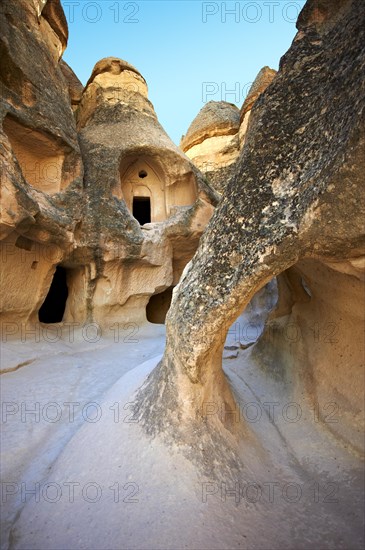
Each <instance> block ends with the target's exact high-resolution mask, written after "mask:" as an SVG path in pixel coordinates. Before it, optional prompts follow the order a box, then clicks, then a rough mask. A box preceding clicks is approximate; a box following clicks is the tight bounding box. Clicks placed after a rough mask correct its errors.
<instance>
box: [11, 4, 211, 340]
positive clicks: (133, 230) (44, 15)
mask: <svg viewBox="0 0 365 550" xmlns="http://www.w3.org/2000/svg"><path fill="white" fill-rule="evenodd" d="M1 28H2V31H3V32H2V39H1V64H2V70H1V83H2V92H3V97H2V103H1V117H2V118H1V122H2V126H1V127H2V134H1V139H2V141H1V157H2V158H1V160H2V164H3V170H2V175H1V176H2V182H1V183H2V216H1V237H2V239H3V240H2V247H3V257H4V258H5V261H4V262H2V265H1V269H2V281H3V284H4V290H5V293H4V297H3V299H2V322H3V327H4V330H5V332H6V335H5V337H6V338H8V337H13V336H14V337H15V336H16V335H18V336H19V335H20V334H21V333H22V331H23V329H24V330H27V328H29V327H33V328H34V327H35V326H37V325H39V322H41V323H59V322H63V323H64V324H65V323H66V324H67V323H73V324H75V325H78V326H81V325H83V324H84V323H86V322H87V323H90V322H96V323H98V325H99V326H100V327H104V326H105V325H107V328H110V327H111V326H114V325H113V323H114V322H121V323H126V322H129V321H133V322H134V323H141V322H145V321H146V308H147V305H148V303H149V300H150V298H151V296H152V295H156V296H157V297H156V296H155V298H154V300H153V302H152V303H151V304H150V305H149V315H150V318H151V319H152V320H155V322H163V319H164V316H165V314H166V310H167V309H168V305H169V303H170V300H171V292H172V288H173V287H174V286H175V285H176V284H177V283H178V281H179V278H180V276H181V273H182V271H183V269H184V267H185V265H186V264H187V263H188V261H189V260H190V259H191V258H192V256H193V255H194V253H195V250H196V248H197V246H198V243H199V239H200V236H201V234H202V232H203V230H204V228H205V225H206V223H207V221H208V220H209V218H210V216H211V215H212V213H213V209H214V205H215V204H216V203H217V200H218V196H217V195H216V193H215V192H214V191H213V189H211V188H210V187H209V185H207V184H206V183H205V181H204V179H203V178H202V176H201V174H200V173H199V171H198V170H197V169H196V168H195V166H194V165H193V164H192V163H191V162H190V161H189V159H188V158H187V157H186V156H185V155H184V154H183V153H182V152H181V151H180V150H179V149H178V148H177V147H176V146H175V145H174V144H173V143H172V141H171V140H170V139H169V137H168V136H167V134H166V133H165V131H164V130H163V128H162V127H161V125H160V124H159V122H158V120H157V116H156V113H155V111H154V108H153V105H152V103H151V102H150V101H149V99H148V89H147V83H146V81H145V79H144V78H143V76H142V75H141V74H140V73H139V72H138V71H137V69H135V68H134V67H132V66H131V65H130V64H129V63H127V62H126V61H123V60H121V59H118V58H114V57H110V58H106V59H102V60H101V61H99V62H98V63H97V64H96V65H95V68H94V70H93V72H92V75H91V77H90V79H89V81H88V83H87V85H86V87H85V89H84V88H83V86H82V84H81V82H80V81H79V79H78V78H77V76H76V75H75V73H74V72H73V71H72V69H71V68H70V67H69V66H68V65H67V64H66V63H65V62H63V61H62V60H61V55H62V53H63V51H64V49H65V47H66V44H67V37H68V29H67V23H66V20H65V17H64V14H63V10H62V7H61V5H60V3H59V2H58V0H57V1H53V0H52V2H50V1H49V2H38V1H36V2H30V3H29V2H23V1H20V0H19V1H17V2H10V1H9V2H4V3H3V4H2V6H1ZM79 142H80V144H81V150H80V146H79ZM83 166H84V167H85V173H84V172H83ZM114 329H115V326H114ZM111 330H112V329H111Z"/></svg>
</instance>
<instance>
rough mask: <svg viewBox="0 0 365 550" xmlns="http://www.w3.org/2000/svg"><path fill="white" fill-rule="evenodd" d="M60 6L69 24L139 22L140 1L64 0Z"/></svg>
mask: <svg viewBox="0 0 365 550" xmlns="http://www.w3.org/2000/svg"><path fill="white" fill-rule="evenodd" d="M62 6H63V9H64V12H65V14H66V18H67V21H68V23H69V24H74V23H76V24H77V23H80V21H84V22H86V23H90V24H96V23H99V22H100V21H106V22H107V23H109V24H110V23H115V24H117V25H120V24H134V25H135V24H136V23H139V22H140V11H141V3H140V2H125V1H118V0H110V1H109V0H105V1H99V2H89V1H88V0H87V1H83V0H64V2H62Z"/></svg>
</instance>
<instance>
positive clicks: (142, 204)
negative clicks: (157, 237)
mask: <svg viewBox="0 0 365 550" xmlns="http://www.w3.org/2000/svg"><path fill="white" fill-rule="evenodd" d="M132 213H133V216H134V217H135V218H136V220H137V221H138V222H139V223H140V225H144V224H145V223H151V199H150V197H133V206H132Z"/></svg>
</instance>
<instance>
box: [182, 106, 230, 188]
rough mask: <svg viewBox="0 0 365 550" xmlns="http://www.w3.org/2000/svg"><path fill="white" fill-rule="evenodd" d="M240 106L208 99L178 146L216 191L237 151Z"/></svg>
mask: <svg viewBox="0 0 365 550" xmlns="http://www.w3.org/2000/svg"><path fill="white" fill-rule="evenodd" d="M239 125H240V115H239V110H238V108H237V107H236V106H235V105H232V104H231V103H227V102H225V101H209V103H207V104H206V105H205V106H204V107H203V108H202V109H201V111H200V112H199V113H198V115H197V116H196V118H195V119H194V120H193V122H192V123H191V125H190V127H189V129H188V131H187V134H186V136H183V138H182V140H181V143H180V147H181V149H182V150H183V151H184V152H185V153H186V154H187V155H188V157H189V158H191V160H192V161H193V162H194V164H195V165H196V166H197V167H198V168H199V170H201V171H202V172H203V173H204V174H205V175H206V177H207V178H208V179H209V181H210V182H211V184H212V185H213V186H214V188H215V189H217V191H219V192H221V191H222V189H223V188H224V187H223V181H222V180H223V173H224V176H225V177H227V174H228V171H229V167H230V165H231V164H232V163H233V162H234V161H235V160H236V158H237V156H238V154H239V142H238V130H239Z"/></svg>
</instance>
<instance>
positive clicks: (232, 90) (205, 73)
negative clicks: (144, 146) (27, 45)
mask: <svg viewBox="0 0 365 550" xmlns="http://www.w3.org/2000/svg"><path fill="white" fill-rule="evenodd" d="M61 2H62V5H63V8H64V11H65V14H66V17H67V20H68V24H69V31H70V37H69V43H68V47H67V50H66V52H65V54H64V59H65V61H66V62H67V63H69V65H70V66H71V67H72V68H73V70H74V71H75V72H76V74H77V76H78V77H79V78H80V80H81V81H82V82H83V84H85V83H86V81H87V80H88V78H89V76H90V74H91V71H92V69H93V67H94V65H95V63H96V62H97V61H99V59H101V58H103V57H108V56H115V57H120V58H122V59H125V60H126V61H128V62H129V63H131V64H132V65H134V66H135V67H136V68H137V69H138V70H139V71H140V72H141V74H142V75H143V76H144V77H145V79H146V81H147V83H148V87H149V98H150V100H151V101H152V103H153V104H154V107H155V110H156V112H157V115H158V117H159V120H160V122H161V124H162V125H163V126H164V128H165V130H166V131H167V133H168V134H169V135H170V137H171V138H172V139H173V141H175V143H176V144H179V141H180V138H181V136H182V134H185V133H186V131H187V129H188V127H189V125H190V123H191V122H192V120H193V119H194V117H195V116H196V115H197V113H198V112H199V110H200V109H201V108H202V107H203V106H204V104H205V103H206V102H207V101H209V100H215V101H220V100H224V101H229V102H231V103H236V104H237V105H238V106H239V107H240V106H241V105H242V103H243V101H244V98H245V95H246V94H247V91H248V89H249V87H250V84H251V83H252V81H253V80H254V78H255V76H256V75H257V73H258V72H259V70H260V69H261V68H262V67H263V66H264V65H269V66H270V67H272V68H274V69H277V68H278V64H279V60H280V57H281V56H282V55H283V54H284V53H285V52H286V51H287V49H288V48H289V46H290V44H291V42H292V40H293V38H294V36H295V33H296V28H295V21H296V19H297V16H298V14H299V12H300V10H301V8H302V7H303V5H304V3H305V2H304V0H297V1H287V0H258V1H257V0H256V1H250V0H243V1H241V2H237V1H228V2H201V1H199V0H180V1H177V0H165V1H161V0H136V1H124V0H98V1H89V0H61Z"/></svg>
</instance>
